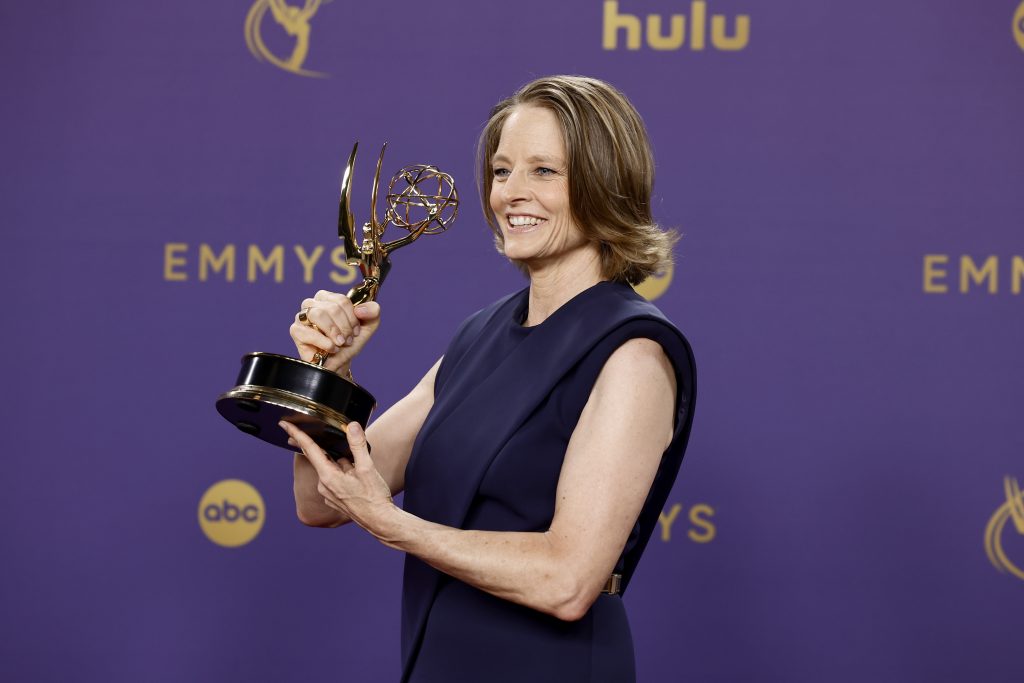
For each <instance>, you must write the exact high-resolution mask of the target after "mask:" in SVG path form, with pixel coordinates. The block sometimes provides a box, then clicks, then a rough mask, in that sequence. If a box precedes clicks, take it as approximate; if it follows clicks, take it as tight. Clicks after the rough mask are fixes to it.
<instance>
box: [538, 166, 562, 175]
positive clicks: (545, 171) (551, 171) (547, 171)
mask: <svg viewBox="0 0 1024 683" xmlns="http://www.w3.org/2000/svg"><path fill="white" fill-rule="evenodd" d="M536 173H537V175H555V174H556V173H558V171H556V170H555V169H553V168H548V167H547V166H541V167H540V168H538V169H537V170H536Z"/></svg>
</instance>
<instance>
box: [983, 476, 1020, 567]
mask: <svg viewBox="0 0 1024 683" xmlns="http://www.w3.org/2000/svg"><path fill="white" fill-rule="evenodd" d="M1003 490H1004V492H1005V493H1006V502H1005V503H1003V504H1002V505H1001V506H1000V507H999V509H998V510H996V512H995V514H994V515H992V519H990V520H988V526H986V527H985V553H986V554H987V555H988V559H989V561H990V562H991V563H992V564H993V565H995V568H996V569H998V570H999V571H1001V572H1009V573H1010V574H1013V575H1014V576H1016V577H1017V578H1018V579H1024V569H1021V568H1020V567H1019V566H1017V565H1015V564H1013V562H1011V561H1010V559H1009V558H1008V557H1007V556H1006V552H1005V551H1004V550H1003V527H1005V526H1006V522H1007V520H1010V519H1012V520H1013V528H1015V529H1016V530H1017V533H1018V534H1019V535H1020V536H1021V537H1022V540H1024V494H1021V491H1020V485H1019V484H1018V483H1017V480H1016V479H1014V478H1013V477H1005V478H1004V479H1003Z"/></svg>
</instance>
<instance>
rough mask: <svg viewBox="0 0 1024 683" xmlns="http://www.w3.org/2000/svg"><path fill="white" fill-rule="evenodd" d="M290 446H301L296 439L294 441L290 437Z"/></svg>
mask: <svg viewBox="0 0 1024 683" xmlns="http://www.w3.org/2000/svg"><path fill="white" fill-rule="evenodd" d="M288 445H289V446H298V445H299V444H298V443H296V441H295V439H293V438H292V437H290V436H289V437H288Z"/></svg>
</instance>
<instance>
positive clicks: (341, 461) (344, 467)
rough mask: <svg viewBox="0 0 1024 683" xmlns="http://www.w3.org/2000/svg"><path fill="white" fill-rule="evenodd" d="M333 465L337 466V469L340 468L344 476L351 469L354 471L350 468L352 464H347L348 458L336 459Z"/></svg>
mask: <svg viewBox="0 0 1024 683" xmlns="http://www.w3.org/2000/svg"><path fill="white" fill-rule="evenodd" d="M335 463H336V464H337V465H338V467H340V468H341V471H342V472H344V473H345V474H348V473H349V472H351V471H352V470H353V469H355V468H354V467H352V463H351V462H349V459H348V458H338V459H337V460H336V461H335Z"/></svg>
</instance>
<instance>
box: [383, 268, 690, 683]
mask: <svg viewBox="0 0 1024 683" xmlns="http://www.w3.org/2000/svg"><path fill="white" fill-rule="evenodd" d="M528 296H529V290H528V289H526V290H523V291H521V292H519V293H517V294H513V295H511V296H509V297H506V298H504V299H502V300H500V301H498V302H497V303H495V304H493V305H491V306H489V307H488V308H485V309H484V310H482V311H480V312H478V313H476V314H475V315H473V316H472V317H470V318H469V319H468V320H466V321H465V322H464V323H463V324H462V326H461V327H460V328H459V331H458V332H457V334H456V336H455V338H454V340H453V341H452V343H451V345H450V346H449V348H448V350H447V352H446V353H445V356H444V360H443V361H442V362H441V366H440V368H438V372H437V377H436V379H435V381H434V406H433V408H432V409H431V411H430V413H429V415H428V416H427V419H426V421H425V422H424V425H423V428H422V429H421V430H420V433H419V435H418V436H417V439H416V443H415V445H414V447H413V452H412V455H411V457H410V459H409V465H408V467H407V469H406V476H405V482H406V494H405V509H406V510H408V511H409V512H411V513H413V514H415V515H417V516H419V517H422V518H424V519H428V520H431V521H434V522H437V523H439V524H444V525H447V526H452V527H457V528H462V529H480V530H490V531H527V532H529V531H539V532H542V531H546V530H547V529H548V528H549V526H550V524H551V520H552V518H553V517H554V508H555V490H556V487H557V485H558V477H559V473H560V471H561V467H562V461H563V458H564V456H565V450H566V447H567V446H568V443H569V438H570V436H571V435H572V432H573V430H574V429H575V427H576V423H577V422H578V420H579V417H580V414H581V412H582V410H583V407H584V405H585V404H586V402H587V399H588V398H589V396H590V392H591V390H592V388H593V386H594V382H595V381H596V379H597V376H598V374H599V373H600V371H601V368H602V367H603V366H604V364H605V362H606V361H607V360H608V357H609V356H611V354H612V352H614V351H615V349H617V348H618V347H619V346H620V345H622V344H623V343H624V342H626V341H628V340H629V339H633V338H637V337H643V338H647V339H653V340H655V341H657V342H659V343H660V344H661V345H662V347H663V348H664V349H665V352H666V354H667V355H668V357H669V359H670V360H671V361H672V364H673V366H674V368H675V372H676V382H677V386H678V394H677V410H678V412H677V419H676V428H675V435H674V437H673V440H672V443H671V445H670V446H669V448H668V449H667V450H666V452H665V454H664V455H663V457H662V461H661V465H660V468H659V470H658V475H657V477H656V479H655V482H654V484H653V486H652V488H651V491H650V493H649V495H648V499H647V501H646V503H645V504H644V507H643V510H642V511H641V513H640V517H639V519H638V520H637V523H636V525H635V527H634V529H633V532H632V534H631V535H630V538H629V541H628V542H627V544H626V547H625V548H624V550H623V553H622V556H621V557H620V559H619V563H618V566H617V568H616V570H617V571H619V572H621V573H622V574H623V586H624V589H625V587H627V586H628V584H629V579H630V577H631V576H632V574H633V570H634V568H635V567H636V563H637V561H638V560H639V558H640V555H641V554H642V552H643V549H644V547H645V545H646V544H647V540H648V539H649V538H650V535H651V532H652V531H653V530H654V528H655V526H656V525H657V521H658V515H659V513H660V512H661V510H662V507H663V506H664V504H665V499H666V498H667V496H668V494H669V491H670V490H671V488H672V483H673V482H674V481H675V477H676V473H677V472H678V470H679V465H680V462H681V461H682V457H683V451H684V450H685V447H686V441H687V438H688V436H689V431H690V424H691V422H692V418H693V405H694V366H693V356H692V353H691V351H690V347H689V344H688V343H687V342H686V339H685V338H684V337H683V335H682V334H681V333H680V332H679V330H677V329H676V328H675V327H674V326H673V325H672V324H671V323H670V322H668V320H667V319H666V318H665V317H664V316H663V315H662V314H661V312H660V311H658V309H657V308H655V307H654V306H653V305H652V304H650V303H648V302H647V301H646V300H644V299H643V298H642V297H640V296H639V295H637V294H636V293H635V292H634V291H633V290H632V289H631V288H630V287H628V286H625V285H622V284H618V283H612V282H602V283H600V284H598V285H595V286H594V287H591V288H590V289H587V290H586V291H584V292H582V293H580V294H579V295H577V296H576V297H575V298H573V299H571V300H570V301H568V302H567V303H566V304H564V305H563V306H562V307H561V308H559V309H558V310H557V311H555V312H554V313H553V314H552V315H551V316H549V317H548V318H547V320H545V321H544V322H543V323H541V324H540V325H537V326H535V327H529V328H526V327H523V326H522V322H523V320H525V317H526V307H527V304H528ZM623 457H628V454H626V453H624V454H623ZM624 589H623V590H624ZM633 680H635V669H634V660H633V642H632V637H631V635H630V630H629V622H628V621H627V619H626V613H625V610H624V609H623V605H622V600H621V598H620V597H619V596H613V595H607V594H602V595H601V596H600V597H599V598H598V599H597V601H596V602H595V603H594V605H593V606H592V607H591V609H590V610H589V611H588V612H587V614H586V615H585V616H584V617H583V618H582V619H580V620H579V621H574V622H564V621H561V620H559V619H556V618H554V617H551V616H548V615H546V614H543V613H541V612H537V611H535V610H532V609H529V608H527V607H523V606H520V605H516V604H514V603H511V602H508V601H506V600H503V599H501V598H496V597H494V596H492V595H490V594H488V593H485V592H483V591H480V590H477V589H476V588H473V587H471V586H469V585H467V584H465V583H463V582H461V581H459V580H457V579H454V578H452V577H450V576H448V575H446V574H443V573H441V572H439V571H437V570H435V569H433V568H432V567H430V566H429V565H427V564H425V563H424V562H422V561H420V560H419V559H417V558H416V557H413V556H412V555H407V556H406V564H405V575H404V581H403V593H402V681H408V682H410V683H428V682H429V683H458V682H460V681H467V682H469V681H473V682H474V683H476V682H480V681H487V682H488V683H502V682H505V681H508V682H510V683H511V682H513V681H514V682H516V683H521V682H523V681H531V682H543V681H557V682H558V683H573V682H576V681H579V682H580V683H583V682H586V683H596V682H599V681H602V682H603V681H608V682H612V681H614V682H615V683H623V682H628V681H633Z"/></svg>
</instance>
